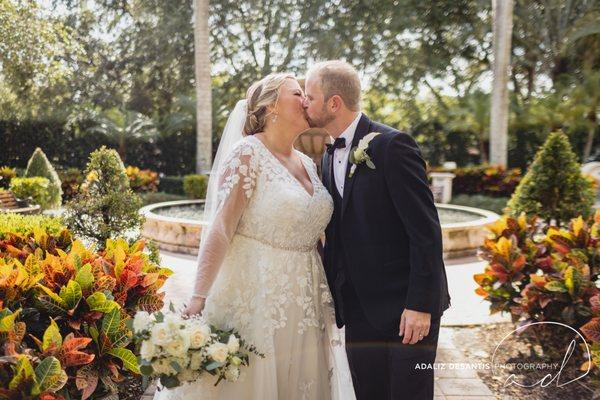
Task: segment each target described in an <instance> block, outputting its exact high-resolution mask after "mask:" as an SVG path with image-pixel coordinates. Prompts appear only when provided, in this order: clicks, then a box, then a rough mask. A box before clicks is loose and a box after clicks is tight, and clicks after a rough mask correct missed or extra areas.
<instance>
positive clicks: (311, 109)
mask: <svg viewBox="0 0 600 400" xmlns="http://www.w3.org/2000/svg"><path fill="white" fill-rule="evenodd" d="M304 92H305V94H306V98H305V100H304V111H305V112H306V119H307V120H308V124H309V125H310V126H311V127H313V128H326V127H327V125H328V124H329V123H330V122H331V121H333V120H334V119H335V116H334V115H333V113H332V112H330V111H329V110H328V104H327V102H326V101H325V96H324V94H323V91H322V90H321V85H320V84H319V79H318V77H314V76H309V77H308V78H306V81H305V82H304Z"/></svg>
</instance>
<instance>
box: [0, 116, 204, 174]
mask: <svg viewBox="0 0 600 400" xmlns="http://www.w3.org/2000/svg"><path fill="white" fill-rule="evenodd" d="M65 123H66V122H65V121H63V120H58V119H57V120H44V121H0V148H2V151H1V152H0V165H10V166H13V167H19V168H25V166H26V165H27V160H28V159H29V157H30V156H31V154H32V153H33V152H34V150H35V148H36V147H37V146H38V145H39V144H41V143H43V146H44V152H45V153H46V155H47V156H48V159H49V160H50V161H51V162H52V163H53V164H54V165H55V166H57V169H66V168H68V167H77V168H79V169H81V170H82V169H84V168H85V165H86V163H87V160H88V157H89V155H90V154H91V153H92V152H93V151H94V150H96V149H98V148H100V147H101V146H102V145H106V146H107V147H111V148H117V143H116V142H114V141H113V140H111V139H109V138H107V137H106V136H104V135H102V134H101V133H94V132H90V133H86V134H85V135H75V132H73V131H71V130H69V129H66V128H65ZM83 129H84V130H85V129H86V126H85V123H83ZM195 149H196V136H195V131H192V130H189V131H182V132H177V133H174V134H172V135H164V136H161V137H159V138H157V139H156V140H155V141H154V142H153V143H148V142H146V141H144V140H142V139H137V138H128V142H127V152H126V153H127V154H126V162H127V164H128V165H136V166H138V167H140V168H149V169H151V170H153V171H160V172H162V173H164V174H167V175H185V174H188V173H192V172H194V170H195V156H196V154H195Z"/></svg>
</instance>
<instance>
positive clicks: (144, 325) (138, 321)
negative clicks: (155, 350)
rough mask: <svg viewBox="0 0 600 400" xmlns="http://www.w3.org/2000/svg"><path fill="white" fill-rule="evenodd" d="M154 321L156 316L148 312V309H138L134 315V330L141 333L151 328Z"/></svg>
mask: <svg viewBox="0 0 600 400" xmlns="http://www.w3.org/2000/svg"><path fill="white" fill-rule="evenodd" d="M153 322H154V317H153V316H152V315H150V314H148V313H147V312H146V311H138V312H137V313H136V314H135V317H133V331H134V332H135V333H140V332H142V331H146V330H148V329H149V328H150V325H151V324H152V323H153Z"/></svg>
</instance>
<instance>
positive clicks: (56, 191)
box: [25, 147, 62, 208]
mask: <svg viewBox="0 0 600 400" xmlns="http://www.w3.org/2000/svg"><path fill="white" fill-rule="evenodd" d="M37 176H39V177H42V178H46V179H48V181H49V184H48V196H49V201H48V204H47V207H45V208H58V207H60V205H61V204H62V188H61V182H60V178H59V177H58V174H57V173H56V171H55V170H54V167H53V166H52V164H50V161H49V160H48V157H46V154H44V152H43V151H42V149H40V148H39V147H38V148H36V149H35V151H34V152H33V155H32V156H31V158H30V159H29V162H27V169H26V170H25V177H27V178H33V177H37Z"/></svg>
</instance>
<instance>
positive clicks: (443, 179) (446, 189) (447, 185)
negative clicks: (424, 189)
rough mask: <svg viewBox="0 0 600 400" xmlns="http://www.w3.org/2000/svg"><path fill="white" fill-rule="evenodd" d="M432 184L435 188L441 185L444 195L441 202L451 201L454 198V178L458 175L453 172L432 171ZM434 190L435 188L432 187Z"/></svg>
mask: <svg viewBox="0 0 600 400" xmlns="http://www.w3.org/2000/svg"><path fill="white" fill-rule="evenodd" d="M429 175H430V176H431V186H432V187H433V188H438V187H441V191H442V195H441V199H440V202H441V203H444V204H446V203H449V202H450V199H452V179H454V177H455V176H456V175H454V174H453V173H451V172H431V173H430V174H429ZM432 190H433V189H432Z"/></svg>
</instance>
